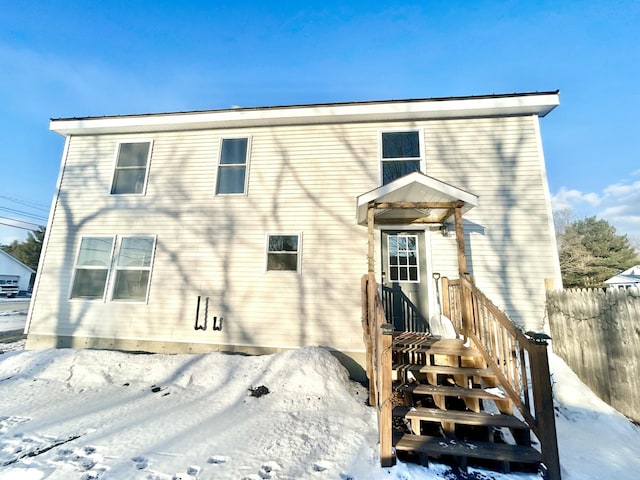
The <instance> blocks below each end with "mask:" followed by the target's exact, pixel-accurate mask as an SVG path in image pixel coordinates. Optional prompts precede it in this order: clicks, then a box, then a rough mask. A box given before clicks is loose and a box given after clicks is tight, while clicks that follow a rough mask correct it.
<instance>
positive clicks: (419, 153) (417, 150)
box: [380, 130, 424, 185]
mask: <svg viewBox="0 0 640 480" xmlns="http://www.w3.org/2000/svg"><path fill="white" fill-rule="evenodd" d="M380 150H381V153H382V155H381V163H382V184H383V185H386V184H387V183H389V182H392V181H393V180H395V179H396V178H400V177H403V176H405V175H407V174H408V173H411V172H416V171H421V170H423V167H424V155H423V151H424V148H423V146H422V131H421V130H407V131H397V132H396V131H394V132H382V138H381V148H380Z"/></svg>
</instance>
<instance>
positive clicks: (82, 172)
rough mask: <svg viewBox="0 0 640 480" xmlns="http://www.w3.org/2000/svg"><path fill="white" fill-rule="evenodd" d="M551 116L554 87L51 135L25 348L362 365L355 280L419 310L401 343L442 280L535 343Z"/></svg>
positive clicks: (545, 243)
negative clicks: (494, 310)
mask: <svg viewBox="0 0 640 480" xmlns="http://www.w3.org/2000/svg"><path fill="white" fill-rule="evenodd" d="M557 105H558V92H557V91H555V92H542V93H523V94H507V95H487V96H473V97H455V98H430V99H416V100H391V101H372V102H352V103H334V104H317V105H292V106H281V107H264V108H233V109H228V110H210V111H196V112H178V113H162V114H143V115H122V116H108V117H86V118H61V119H53V120H52V121H51V126H50V128H51V130H53V131H54V132H56V133H58V134H60V135H62V136H64V137H65V139H66V141H65V146H64V151H63V154H62V161H61V166H60V175H59V179H58V184H57V190H56V194H55V198H54V201H53V205H52V209H51V215H50V218H49V224H48V227H47V235H46V239H45V242H44V246H43V253H42V258H41V261H40V268H39V270H38V276H37V279H36V284H35V288H34V295H33V299H32V305H31V310H30V314H29V317H28V323H27V331H28V340H27V348H32V349H34V348H49V347H91V348H113V349H122V350H133V351H152V352H201V351H209V350H222V351H237V352H247V353H267V352H275V351H279V350H282V349H290V348H298V347H302V346H306V345H322V346H326V347H327V348H329V349H331V350H332V351H335V352H337V354H338V355H340V356H342V358H344V359H346V358H351V359H353V360H355V361H356V362H358V363H361V362H362V358H363V355H364V353H363V352H364V345H363V340H362V329H361V297H360V286H361V285H360V278H361V276H362V275H363V274H364V273H366V272H367V270H368V268H372V269H373V270H374V271H375V273H376V276H377V278H378V281H379V282H381V283H383V284H384V285H386V286H387V287H388V288H389V289H390V290H395V292H396V293H397V294H398V295H402V296H403V298H405V299H407V300H408V304H410V305H412V308H414V309H415V311H416V312H418V314H419V315H418V316H417V317H416V318H418V320H417V322H418V323H420V325H406V324H405V325H403V324H402V322H403V319H402V318H399V319H398V318H396V319H394V320H393V321H394V322H395V323H396V328H418V329H424V328H427V326H426V323H428V320H429V319H430V318H431V317H432V316H434V315H436V314H437V312H438V304H439V300H440V299H439V298H438V295H437V292H438V289H437V288H436V286H437V278H438V277H439V276H441V277H451V278H455V277H457V276H458V274H459V271H462V272H468V273H470V274H472V275H473V277H474V279H475V282H476V284H477V285H478V286H479V287H480V288H481V289H482V290H483V291H484V292H485V293H486V294H487V295H488V296H489V297H490V298H491V299H492V300H493V302H494V303H495V304H496V305H498V306H499V307H500V308H501V309H503V310H504V311H505V312H506V313H507V314H509V315H510V317H511V318H513V319H514V320H515V321H516V322H517V323H519V324H520V325H522V326H523V327H525V328H527V329H536V330H539V329H541V328H542V324H543V319H544V308H545V306H544V305H545V280H547V279H551V280H552V281H554V282H556V283H557V285H560V270H559V264H558V259H557V252H556V246H555V239H554V230H553V222H552V216H551V207H550V195H549V189H548V184H547V178H546V172H545V162H544V156H543V149H542V140H541V135H540V126H539V119H540V118H541V117H544V116H545V115H546V114H547V113H549V112H550V111H551V110H552V109H553V108H554V107H555V106H557ZM403 202H404V203H403ZM373 204H375V205H376V206H377V209H376V210H375V211H374V214H373V215H374V217H373V218H372V219H371V220H372V224H373V232H371V231H369V230H370V229H368V221H369V219H368V212H369V211H370V209H369V208H368V206H370V205H373ZM385 205H388V207H389V208H384V207H385ZM403 205H404V206H406V207H407V208H402V207H403ZM456 212H458V213H459V214H460V215H461V219H462V222H461V225H462V226H463V227H464V228H463V229H456V228H454V225H455V223H454V216H455V215H456ZM460 241H463V242H462V243H460ZM369 245H372V250H373V252H369V250H370V247H369ZM459 245H463V246H464V248H463V253H464V255H462V259H463V262H465V265H462V266H460V265H459V264H458V262H459V260H460V258H461V255H460V251H459V249H458V246H459ZM368 253H369V255H368Z"/></svg>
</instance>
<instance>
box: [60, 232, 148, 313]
mask: <svg viewBox="0 0 640 480" xmlns="http://www.w3.org/2000/svg"><path fill="white" fill-rule="evenodd" d="M116 245H117V246H118V249H117V253H116V254H114V251H115V249H114V246H116ZM154 247H155V237H152V236H135V237H133V236H132V237H120V238H119V239H118V238H117V237H83V238H82V241H81V243H80V250H79V252H78V258H77V260H76V266H75V269H74V276H73V286H72V288H71V298H81V299H104V298H105V292H106V290H107V289H108V288H109V285H110V284H112V287H111V292H112V293H111V299H112V300H129V301H134V302H145V301H146V299H147V292H148V290H149V279H150V277H151V266H152V264H153V252H154V250H155V248H154ZM113 271H115V274H112V272H113Z"/></svg>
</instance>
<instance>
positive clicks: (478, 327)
mask: <svg viewBox="0 0 640 480" xmlns="http://www.w3.org/2000/svg"><path fill="white" fill-rule="evenodd" d="M442 292H443V297H444V298H443V313H444V314H445V315H446V316H447V317H449V318H450V319H451V320H452V322H453V324H454V327H455V328H456V330H457V331H458V332H462V333H464V335H465V337H466V338H469V339H470V340H472V341H473V342H474V343H475V345H476V346H477V347H478V350H480V351H481V352H482V355H483V357H484V359H485V361H486V362H487V364H488V365H489V366H490V367H491V369H492V370H493V371H494V373H495V374H496V376H497V377H498V380H499V381H500V384H501V385H502V387H503V388H504V390H505V393H506V394H507V395H508V396H509V398H510V399H511V400H512V401H513V403H514V405H516V406H517V407H518V410H519V411H520V413H521V414H522V416H523V418H524V419H525V421H526V422H527V423H528V424H529V426H530V427H531V430H532V431H533V433H534V434H535V435H536V437H537V438H538V440H539V441H540V447H541V453H542V458H543V463H544V465H545V468H546V469H547V478H549V479H559V478H560V461H559V457H558V443H557V437H556V423H555V411H554V408H553V394H552V391H551V375H550V372H549V359H548V355H547V343H546V342H545V341H544V339H542V338H537V339H534V338H530V337H527V336H525V334H524V333H522V331H520V330H519V329H518V328H517V327H516V326H515V325H514V324H513V322H512V321H511V320H510V319H509V318H508V317H507V316H506V314H505V313H504V312H502V311H501V310H500V309H498V308H497V307H496V306H495V305H494V304H493V302H491V300H489V299H488V298H487V297H486V296H485V295H484V294H483V293H482V292H481V291H480V290H479V289H478V288H477V287H476V286H475V285H474V284H473V281H472V279H471V277H467V278H464V277H463V278H460V279H457V280H449V279H447V278H443V279H442Z"/></svg>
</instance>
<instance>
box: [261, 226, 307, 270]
mask: <svg viewBox="0 0 640 480" xmlns="http://www.w3.org/2000/svg"><path fill="white" fill-rule="evenodd" d="M270 270H290V271H293V272H299V271H300V235H299V234H296V235H267V271H270Z"/></svg>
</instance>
